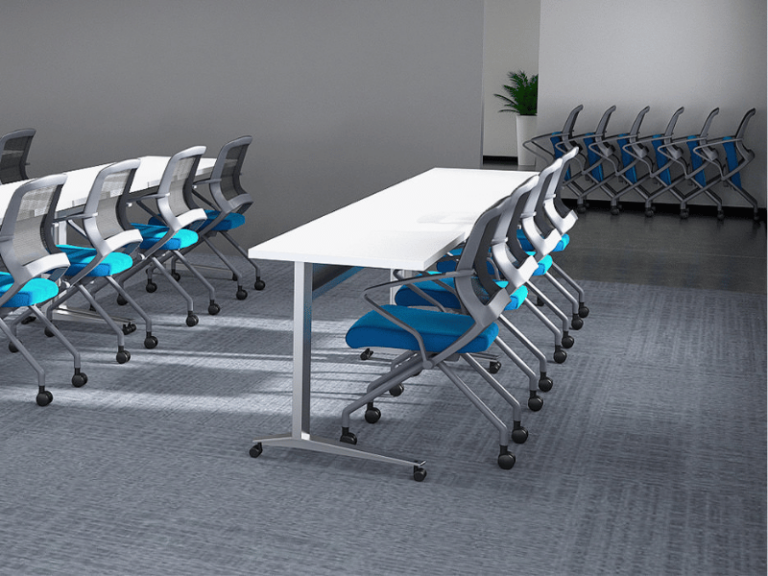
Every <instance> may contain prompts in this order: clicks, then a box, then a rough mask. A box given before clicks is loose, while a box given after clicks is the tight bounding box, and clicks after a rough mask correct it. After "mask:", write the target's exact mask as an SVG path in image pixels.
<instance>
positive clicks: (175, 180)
mask: <svg viewBox="0 0 768 576" xmlns="http://www.w3.org/2000/svg"><path fill="white" fill-rule="evenodd" d="M203 154H205V147H204V146H195V147H193V148H188V149H187V150H182V151H181V152H179V153H178V154H176V155H174V156H173V157H172V158H171V159H170V160H169V161H168V167H167V168H166V170H165V173H164V174H163V178H162V180H161V182H160V186H159V189H158V194H160V195H163V196H164V197H162V198H158V200H157V206H158V209H159V210H160V215H161V216H162V218H163V220H165V222H166V224H167V225H168V226H169V227H171V228H173V229H174V230H181V228H183V227H184V226H186V224H183V225H180V226H179V225H177V224H175V223H174V220H176V219H178V217H179V216H182V215H183V214H186V213H187V212H189V211H190V210H193V209H194V208H196V206H194V205H192V206H190V205H189V203H188V202H187V198H189V197H190V196H191V195H192V186H193V184H194V180H195V171H196V170H197V165H198V163H199V162H200V158H201V157H202V156H203ZM177 226H178V227H177Z"/></svg>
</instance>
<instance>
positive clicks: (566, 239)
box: [517, 230, 571, 252]
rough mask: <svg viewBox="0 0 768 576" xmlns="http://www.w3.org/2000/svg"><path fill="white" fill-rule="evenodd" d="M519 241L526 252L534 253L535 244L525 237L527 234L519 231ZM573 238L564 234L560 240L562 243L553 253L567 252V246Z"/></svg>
mask: <svg viewBox="0 0 768 576" xmlns="http://www.w3.org/2000/svg"><path fill="white" fill-rule="evenodd" d="M517 239H518V240H519V241H520V246H522V247H523V250H525V251H526V252H533V251H534V247H533V244H531V243H530V241H529V240H528V237H527V236H526V235H525V232H523V231H522V230H518V231H517ZM570 242H571V237H570V236H568V234H563V237H562V238H561V239H560V242H558V243H557V246H555V248H554V250H552V252H562V251H563V250H565V248H566V246H568V244H570Z"/></svg>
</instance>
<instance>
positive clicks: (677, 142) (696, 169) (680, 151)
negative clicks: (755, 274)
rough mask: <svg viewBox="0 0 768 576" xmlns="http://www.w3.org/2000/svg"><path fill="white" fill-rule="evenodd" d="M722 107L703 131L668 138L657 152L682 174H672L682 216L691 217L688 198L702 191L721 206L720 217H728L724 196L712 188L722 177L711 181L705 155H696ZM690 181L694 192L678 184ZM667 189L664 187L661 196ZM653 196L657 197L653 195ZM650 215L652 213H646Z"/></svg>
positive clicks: (703, 127)
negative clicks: (724, 206)
mask: <svg viewBox="0 0 768 576" xmlns="http://www.w3.org/2000/svg"><path fill="white" fill-rule="evenodd" d="M719 112H720V109H719V108H715V109H713V110H712V111H711V112H710V113H709V115H708V116H707V118H706V120H705V121H704V125H703V126H702V128H701V132H699V133H698V134H694V135H688V136H683V137H680V138H673V139H671V140H669V141H664V142H662V143H661V144H659V145H658V146H657V147H656V153H657V154H658V155H659V156H661V157H663V158H664V159H666V161H667V165H668V166H669V167H670V168H673V167H674V168H676V170H677V171H679V173H680V175H679V176H675V177H672V178H671V179H670V183H671V184H672V185H673V186H674V187H675V190H676V191H677V193H676V194H674V196H675V198H676V199H677V200H678V201H679V202H680V218H683V219H685V218H688V216H689V215H690V211H689V209H688V201H689V200H691V199H692V198H695V197H696V196H698V195H699V194H706V195H707V196H708V197H709V198H710V199H711V200H712V201H713V202H714V203H715V204H716V205H717V207H718V209H717V216H718V218H719V219H720V220H722V219H723V218H724V212H723V202H722V200H721V198H720V197H719V196H718V195H717V194H716V193H715V192H714V191H713V190H712V188H713V187H714V186H715V185H716V184H718V183H719V180H718V179H712V180H710V181H707V174H706V168H707V164H706V162H705V160H704V156H702V155H699V154H696V153H694V152H693V149H694V148H695V147H696V146H697V144H698V143H699V142H703V141H706V140H707V139H708V134H709V130H710V128H711V126H712V121H713V120H714V119H715V117H716V116H717V115H718V114H719ZM686 148H687V149H688V155H686ZM683 183H686V184H688V185H689V186H691V187H693V188H694V190H693V191H691V192H682V191H680V190H679V188H678V186H679V185H681V184H683ZM664 191H665V190H663V189H662V190H660V191H659V195H660V194H661V193H663V192H664ZM652 199H653V198H652ZM646 215H648V214H647V213H646Z"/></svg>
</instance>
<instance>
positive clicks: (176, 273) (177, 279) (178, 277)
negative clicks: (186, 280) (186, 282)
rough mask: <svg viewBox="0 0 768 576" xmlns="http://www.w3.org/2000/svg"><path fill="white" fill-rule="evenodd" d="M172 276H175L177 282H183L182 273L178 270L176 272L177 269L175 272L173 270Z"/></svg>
mask: <svg viewBox="0 0 768 576" xmlns="http://www.w3.org/2000/svg"><path fill="white" fill-rule="evenodd" d="M171 278H173V279H174V280H176V282H181V274H179V273H178V272H176V270H174V271H173V272H171Z"/></svg>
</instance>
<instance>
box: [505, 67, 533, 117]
mask: <svg viewBox="0 0 768 576" xmlns="http://www.w3.org/2000/svg"><path fill="white" fill-rule="evenodd" d="M507 78H509V84H504V86H503V87H504V91H505V92H506V95H505V94H494V96H496V97H497V98H499V99H500V100H502V101H503V102H504V105H503V108H502V109H501V110H499V112H517V113H518V114H520V115H521V116H535V115H536V110H537V100H538V95H539V75H538V74H534V75H533V76H531V77H528V75H527V74H526V73H525V72H524V71H523V70H520V71H518V72H509V73H507Z"/></svg>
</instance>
